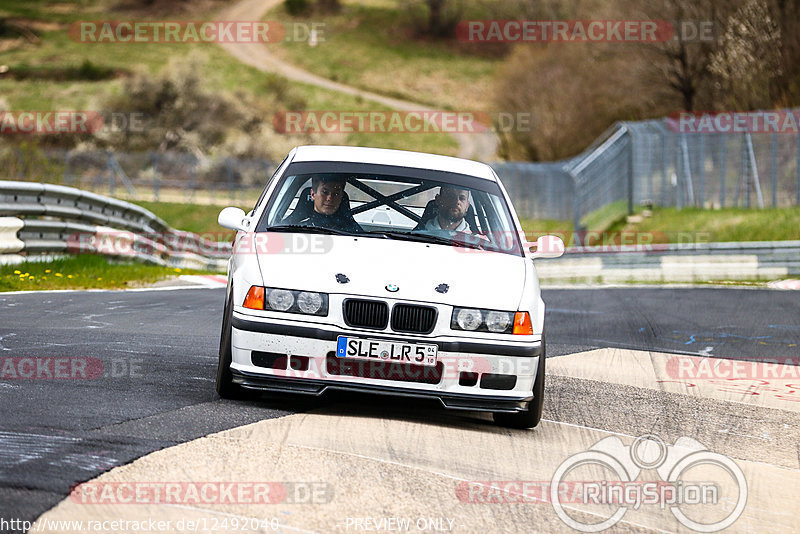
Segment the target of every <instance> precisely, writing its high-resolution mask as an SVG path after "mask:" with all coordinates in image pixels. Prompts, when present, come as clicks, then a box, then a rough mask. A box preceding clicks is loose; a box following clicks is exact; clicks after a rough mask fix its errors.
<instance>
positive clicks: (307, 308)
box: [297, 291, 322, 315]
mask: <svg viewBox="0 0 800 534" xmlns="http://www.w3.org/2000/svg"><path fill="white" fill-rule="evenodd" d="M297 307H298V308H300V311H301V312H303V313H307V314H309V315H314V314H315V313H317V312H318V311H319V310H320V308H322V295H320V294H319V293H310V292H308V291H303V292H302V293H300V294H299V295H297Z"/></svg>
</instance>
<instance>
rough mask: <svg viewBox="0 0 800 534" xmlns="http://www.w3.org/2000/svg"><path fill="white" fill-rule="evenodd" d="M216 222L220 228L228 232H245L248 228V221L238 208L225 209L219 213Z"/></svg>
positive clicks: (242, 211)
mask: <svg viewBox="0 0 800 534" xmlns="http://www.w3.org/2000/svg"><path fill="white" fill-rule="evenodd" d="M217 222H218V223H219V225H220V226H222V227H223V228H228V229H229V230H241V231H242V232H246V231H247V229H248V228H250V220H249V219H248V218H247V216H246V215H245V214H244V210H243V209H240V208H225V209H224V210H222V211H221V212H219V217H217Z"/></svg>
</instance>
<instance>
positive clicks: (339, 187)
mask: <svg viewBox="0 0 800 534" xmlns="http://www.w3.org/2000/svg"><path fill="white" fill-rule="evenodd" d="M344 185H345V178H343V177H341V176H338V175H334V176H330V175H328V176H326V175H322V176H320V175H317V176H314V177H312V178H311V201H312V202H313V205H314V210H313V211H312V212H311V213H310V214H309V215H308V216H306V217H303V218H301V219H299V220H293V218H292V216H291V215H290V216H289V217H287V222H291V223H294V224H301V225H305V226H318V227H322V228H331V229H335V230H343V231H345V232H362V231H363V230H362V228H361V227H360V226H359V225H358V223H357V222H356V221H355V219H353V216H352V214H351V213H350V210H349V209H346V207H345V206H342V199H343V198H344Z"/></svg>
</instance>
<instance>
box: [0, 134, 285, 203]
mask: <svg viewBox="0 0 800 534" xmlns="http://www.w3.org/2000/svg"><path fill="white" fill-rule="evenodd" d="M0 166H2V168H3V169H4V171H5V176H4V178H6V179H9V180H26V181H39V182H47V183H56V184H62V185H69V186H72V187H77V188H79V189H85V190H89V191H95V192H99V193H105V194H109V195H111V196H116V197H120V198H126V199H137V200H153V201H159V200H161V201H178V202H198V203H234V204H237V203H247V202H250V201H252V200H254V199H255V198H257V197H258V194H259V193H260V192H261V190H262V189H263V187H264V184H265V183H266V180H267V178H269V176H271V174H272V173H273V172H274V171H275V163H274V162H272V161H269V160H265V159H244V158H232V157H218V158H208V157H198V156H195V155H194V154H187V153H181V152H119V151H114V152H112V151H100V150H92V151H81V150H71V151H67V150H40V149H37V148H35V147H34V148H31V147H24V146H23V147H15V148H9V149H6V150H2V151H0Z"/></svg>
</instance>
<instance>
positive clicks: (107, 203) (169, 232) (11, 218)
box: [0, 180, 231, 270]
mask: <svg viewBox="0 0 800 534" xmlns="http://www.w3.org/2000/svg"><path fill="white" fill-rule="evenodd" d="M0 216H4V217H2V218H0V254H11V253H19V252H25V253H26V254H29V255H30V254H41V253H76V252H84V253H96V254H104V255H108V256H113V257H122V258H132V257H133V258H136V259H138V260H141V261H146V262H149V263H155V264H159V265H167V266H171V267H182V268H199V269H210V270H224V269H225V266H226V264H227V260H228V258H229V257H230V253H231V244H230V243H229V242H216V241H211V240H208V239H204V238H203V237H201V236H198V235H197V234H193V233H191V232H183V231H180V230H174V229H172V228H170V227H169V226H168V225H167V223H165V222H164V221H163V220H162V219H160V218H158V217H156V216H155V215H154V214H153V213H151V212H150V211H148V210H146V209H144V208H142V207H141V206H137V205H135V204H131V203H129V202H125V201H122V200H117V199H114V198H109V197H104V196H101V195H97V194H95V193H91V192H88V191H82V190H80V189H75V188H73V187H66V186H60V185H52V184H40V183H32V182H14V181H5V180H3V181H0Z"/></svg>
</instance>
